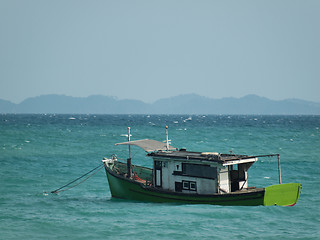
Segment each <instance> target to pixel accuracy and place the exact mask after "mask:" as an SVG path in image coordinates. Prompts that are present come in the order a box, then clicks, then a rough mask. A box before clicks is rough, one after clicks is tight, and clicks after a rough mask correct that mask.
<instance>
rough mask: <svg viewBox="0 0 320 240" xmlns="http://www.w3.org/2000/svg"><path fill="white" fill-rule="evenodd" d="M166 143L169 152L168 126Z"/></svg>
mask: <svg viewBox="0 0 320 240" xmlns="http://www.w3.org/2000/svg"><path fill="white" fill-rule="evenodd" d="M166 137H167V138H166V143H167V151H168V150H169V135H168V126H166Z"/></svg>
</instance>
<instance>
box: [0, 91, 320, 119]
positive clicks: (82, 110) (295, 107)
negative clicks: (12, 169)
mask: <svg viewBox="0 0 320 240" xmlns="http://www.w3.org/2000/svg"><path fill="white" fill-rule="evenodd" d="M0 113H61V114H76V113H78V114H90V113H91V114H293V115H295V114H310V115H319V114H320V103H316V102H309V101H304V100H299V99H286V100H280V101H275V100H271V99H268V98H264V97H259V96H257V95H247V96H245V97H242V98H221V99H212V98H208V97H202V96H199V95H196V94H186V95H180V96H176V97H171V98H164V99H160V100H158V101H156V102H154V103H151V104H149V103H144V102H142V101H139V100H118V99H116V98H114V97H108V96H101V95H94V96H89V97H86V98H79V97H70V96H65V95H42V96H39V97H32V98H28V99H26V100H24V101H23V102H21V103H19V104H15V103H12V102H9V101H6V100H1V99H0Z"/></svg>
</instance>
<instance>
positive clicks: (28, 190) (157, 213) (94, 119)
mask: <svg viewBox="0 0 320 240" xmlns="http://www.w3.org/2000/svg"><path fill="white" fill-rule="evenodd" d="M166 125H168V126H169V138H170V139H171V140H172V145H173V146H174V147H178V148H182V147H186V148H187V150H195V151H214V152H224V153H228V152H229V151H232V152H234V153H239V154H253V155H258V154H271V153H280V155H281V168H282V182H283V183H289V182H299V183H302V192H301V196H300V199H299V201H298V203H297V204H296V205H295V206H294V207H279V206H278V207H277V206H273V207H264V206H257V207H236V206H232V207H223V206H213V205H181V204H155V203H144V202H131V201H124V200H116V199H112V198H111V195H110V191H109V187H108V182H107V178H106V175H105V172H104V170H103V169H102V170H101V171H99V172H98V173H97V174H95V175H94V176H93V177H91V178H89V179H88V180H87V181H85V182H83V183H82V184H80V185H78V186H77V187H75V188H73V189H70V190H68V191H65V192H61V193H59V194H51V193H46V192H50V191H52V190H55V189H57V188H59V187H61V186H63V185H64V184H66V183H68V182H70V181H72V180H74V179H76V178H77V177H79V176H81V175H83V174H84V173H86V172H88V171H90V170H91V169H93V168H95V167H97V166H99V164H101V160H102V158H103V157H109V156H110V155H112V154H114V153H116V154H117V155H118V157H120V158H124V159H125V158H127V156H128V155H127V147H125V146H115V145H114V144H115V143H118V142H123V141H126V140H127V139H126V137H125V135H126V134H127V127H128V126H130V127H131V134H132V137H131V139H132V140H137V139H144V138H151V139H155V140H159V141H163V140H165V126H166ZM319 128H320V116H253V115H252V116H245V115H240V116H236V115H230V116H228V115H222V116H220V115H192V116H189V115H151V116H149V115H71V114H70V115H50V114H48V115H10V114H9V115H6V114H2V115H0V163H1V166H0V193H1V195H0V239H70V240H71V239H148V240H149V239H184V240H186V239H320V214H319V212H320V207H319V204H320V180H319V178H320V129H319ZM132 155H133V163H134V164H143V165H145V166H152V162H151V159H148V158H147V157H145V154H144V152H143V151H142V150H140V149H139V148H133V154H132ZM248 174H249V185H250V186H257V187H264V186H268V185H272V184H277V183H278V170H277V159H276V158H265V159H260V160H259V161H258V162H257V163H255V164H254V165H253V166H252V167H251V168H250V170H249V172H248Z"/></svg>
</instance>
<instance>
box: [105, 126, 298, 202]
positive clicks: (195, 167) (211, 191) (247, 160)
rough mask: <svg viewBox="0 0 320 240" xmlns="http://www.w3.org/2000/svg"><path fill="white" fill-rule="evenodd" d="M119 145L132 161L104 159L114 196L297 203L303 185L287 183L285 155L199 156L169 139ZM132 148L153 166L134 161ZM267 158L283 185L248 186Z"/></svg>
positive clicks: (202, 153) (214, 153)
mask: <svg viewBox="0 0 320 240" xmlns="http://www.w3.org/2000/svg"><path fill="white" fill-rule="evenodd" d="M130 136H131V135H130V128H128V141H127V142H122V143H117V144H116V145H128V146H129V158H128V159H127V160H126V161H121V160H120V159H118V157H117V156H116V155H112V157H110V158H104V159H103V160H102V161H103V164H104V168H105V171H106V175H107V178H108V182H109V187H110V191H111V195H112V197H114V198H119V199H127V200H135V201H144V202H159V203H162V202H167V203H187V204H214V205H241V206H257V205H265V206H272V205H279V206H293V205H295V204H296V203H297V201H298V199H299V196H300V191H301V184H300V183H286V184H282V182H281V167H280V155H279V154H267V155H237V154H233V153H229V154H223V153H218V152H194V151H187V150H186V149H185V148H182V149H177V148H174V147H172V146H171V145H170V144H171V143H170V140H169V139H168V127H166V141H164V142H160V141H156V140H152V139H143V140H136V141H131V140H130ZM131 146H138V147H140V148H142V149H143V150H144V151H145V152H146V155H147V156H148V157H150V158H151V159H152V160H153V168H147V167H143V166H138V165H133V164H132V163H131V149H130V147H131ZM263 157H277V158H278V171H279V184H277V185H272V186H268V187H265V188H256V187H250V186H249V185H248V174H247V172H248V170H249V168H250V167H251V166H252V165H253V164H254V163H255V162H257V161H258V159H259V158H263Z"/></svg>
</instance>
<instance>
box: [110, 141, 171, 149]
mask: <svg viewBox="0 0 320 240" xmlns="http://www.w3.org/2000/svg"><path fill="white" fill-rule="evenodd" d="M115 145H134V146H138V147H140V148H142V149H143V150H145V151H146V152H154V151H166V150H176V148H174V147H172V146H170V145H169V149H167V143H165V142H159V141H156V140H152V139H143V140H136V141H130V142H122V143H116V144H115Z"/></svg>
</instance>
